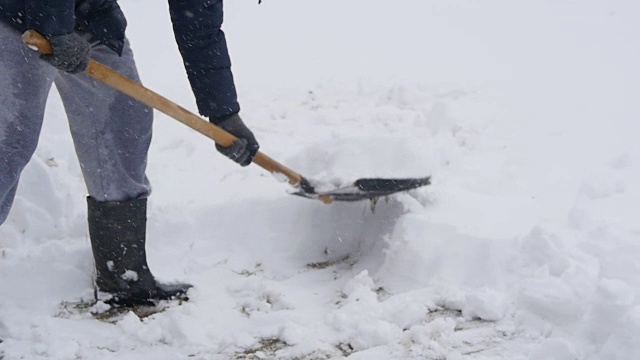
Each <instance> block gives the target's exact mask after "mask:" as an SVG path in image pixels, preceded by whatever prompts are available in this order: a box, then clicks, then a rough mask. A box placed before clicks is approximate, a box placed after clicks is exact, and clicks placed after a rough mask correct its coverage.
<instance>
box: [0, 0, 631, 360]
mask: <svg viewBox="0 0 640 360" xmlns="http://www.w3.org/2000/svg"><path fill="white" fill-rule="evenodd" d="M121 6H122V7H123V8H124V10H125V13H126V14H127V15H128V19H129V29H128V35H129V38H130V39H131V42H132V47H133V49H134V52H135V53H136V56H137V61H138V65H139V69H140V73H141V76H142V79H143V82H144V83H145V84H146V85H147V86H148V87H149V88H151V89H154V90H155V91H157V92H159V93H161V94H163V95H165V96H167V97H168V98H170V99H172V100H174V101H175V102H178V103H179V104H181V105H183V106H185V107H187V108H189V109H191V110H193V111H194V112H195V111H196V108H195V103H194V100H193V98H192V95H191V91H190V88H189V84H188V81H187V79H186V76H185V74H184V69H183V67H182V63H181V59H180V56H179V53H178V50H177V47H176V46H175V43H174V41H173V34H172V31H171V25H170V20H169V17H168V9H167V5H166V3H162V2H158V1H155V0H129V1H122V2H121ZM225 6H226V23H225V27H224V28H225V31H226V33H227V38H228V41H229V46H230V52H231V55H232V60H233V64H234V67H233V70H234V74H235V77H236V81H237V86H238V91H239V95H240V102H241V105H242V107H243V110H242V113H241V115H242V116H243V118H244V119H245V121H246V122H247V123H248V124H249V125H250V127H251V128H252V129H253V130H254V132H255V133H256V135H257V137H258V140H259V141H260V143H261V146H262V150H263V151H264V152H265V153H266V154H268V155H270V156H272V157H273V158H275V159H277V160H279V161H281V162H282V163H284V164H286V165H287V166H290V167H291V168H293V169H295V170H297V171H299V172H300V173H302V174H304V175H305V176H307V177H309V178H312V179H318V180H321V181H324V182H326V183H328V184H334V185H339V184H345V183H349V181H353V180H355V179H357V178H361V177H378V176H383V177H402V178H404V177H421V176H426V175H431V176H432V180H433V184H432V185H430V186H428V187H425V188H422V189H419V190H414V191H412V192H409V193H403V194H399V195H397V196H393V197H390V198H389V199H382V200H380V201H379V202H377V203H376V204H371V203H369V202H359V203H334V204H331V205H325V204H322V203H320V202H318V201H313V200H309V199H303V198H298V197H295V196H291V195H289V194H288V192H290V191H291V189H290V187H289V186H288V185H287V184H286V183H282V182H281V181H279V180H278V179H276V178H274V177H273V176H271V175H269V174H268V173H266V172H265V171H263V170H261V169H260V168H258V167H256V166H251V167H249V168H241V167H239V166H237V165H235V164H234V163H232V162H230V161H228V160H227V159H225V158H223V157H222V156H220V155H219V154H218V153H217V152H216V151H215V148H214V146H213V143H212V142H211V141H210V140H208V139H206V138H204V137H203V136H201V135H199V134H197V133H195V132H193V131H192V130H190V129H188V128H186V127H184V126H183V125H181V124H179V123H177V122H176V121H174V120H172V119H169V118H167V117H166V116H164V115H161V114H158V115H157V117H156V123H155V128H154V129H155V134H154V136H155V137H154V141H153V144H152V148H151V153H150V161H149V168H148V175H149V177H150V179H151V181H152V184H153V185H154V193H153V195H152V197H151V199H150V203H149V206H150V212H149V236H148V237H149V241H148V245H147V246H148V256H149V263H150V267H151V269H152V271H153V272H154V273H155V274H156V276H157V277H159V278H160V279H162V280H165V281H172V280H176V281H177V280H181V281H187V282H190V283H192V284H194V286H195V287H194V289H193V290H191V291H190V298H191V299H190V301H189V302H187V303H184V304H182V305H180V306H171V307H168V308H167V309H166V310H165V311H163V312H161V313H158V314H155V315H151V316H149V317H146V318H143V319H142V320H141V319H140V318H138V316H136V315H135V314H133V313H125V314H122V315H121V316H120V317H118V318H116V319H114V320H113V321H111V322H108V321H100V320H97V319H95V318H94V317H93V316H91V314H90V313H89V312H88V311H84V312H83V311H77V309H74V307H73V304H74V303H75V302H78V301H80V300H83V299H84V300H88V299H92V297H93V288H92V280H91V276H92V269H93V263H92V261H93V260H92V257H91V251H90V247H89V242H88V235H87V233H88V232H87V226H86V218H85V202H84V201H85V200H84V196H85V188H84V184H83V181H82V177H81V173H80V168H79V165H78V163H77V160H76V158H75V153H74V150H73V145H72V142H71V138H70V136H69V134H68V126H67V124H66V119H65V116H64V111H63V108H62V104H61V102H60V100H59V99H58V97H57V94H55V92H53V93H52V97H51V99H50V101H49V104H48V108H47V115H46V121H45V126H44V129H43V132H42V136H41V141H40V145H39V147H38V150H37V152H36V155H35V156H34V158H33V160H32V161H31V163H30V164H29V166H28V167H27V168H26V169H25V171H24V173H23V176H22V180H21V184H20V188H19V193H18V196H17V198H16V201H15V204H14V207H13V209H12V212H11V215H10V218H9V219H8V220H7V222H6V223H5V224H4V225H3V226H2V227H0V248H1V249H2V253H1V258H0V279H1V280H0V284H2V286H1V287H0V338H2V339H3V340H4V342H3V343H2V344H0V351H3V352H4V359H6V360H13V359H91V360H100V359H113V358H118V359H120V360H125V359H131V360H133V359H136V360H144V359H149V360H151V359H153V360H158V359H167V360H169V359H171V360H174V359H194V360H197V359H202V360H205V359H207V360H208V359H283V360H287V359H288V360H293V359H299V360H315V359H349V360H357V359H366V360H378V359H379V360H387V359H446V360H462V359H474V360H480V359H482V360H488V359H509V360H519V359H536V360H537V359H540V360H577V359H580V360H583V359H584V360H616V359H619V360H632V359H639V358H640V341H639V340H640V296H639V291H640V260H639V259H640V221H638V219H639V218H640V217H639V215H640V205H639V204H640V186H638V184H640V145H639V144H640V142H638V141H637V139H636V138H637V136H638V134H640V125H638V120H639V115H640V108H639V107H638V102H637V100H638V95H640V69H639V68H638V66H637V64H640V42H638V39H637V35H638V33H640V23H638V19H639V18H640V3H638V2H637V1H635V0H582V1H573V0H560V1H558V0H537V1H533V0H529V1H518V2H515V1H507V0H487V1H481V2H478V1H472V0H450V1H425V0H406V1H398V2H393V3H391V2H389V1H382V0H367V1H365V0H353V1H348V2H345V1H339V0H324V1H322V2H317V1H316V2H313V1H301V0H280V1H275V0H271V1H269V0H266V1H264V2H263V3H262V5H259V6H258V5H257V2H256V1H233V2H232V1H227V2H226V4H225ZM129 275H130V276H134V275H135V274H129ZM98 307H99V306H98ZM94 310H96V309H94ZM98 310H100V309H98Z"/></svg>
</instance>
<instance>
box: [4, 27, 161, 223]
mask: <svg viewBox="0 0 640 360" xmlns="http://www.w3.org/2000/svg"><path fill="white" fill-rule="evenodd" d="M92 57H93V58H94V59H95V60H97V61H99V62H101V63H103V64H105V65H107V66H109V67H111V68H113V69H115V70H117V71H119V72H121V73H123V74H124V75H126V76H128V77H130V78H132V79H134V80H136V81H138V79H139V78H138V73H137V70H136V66H135V62H134V60H133V54H132V52H131V49H130V47H129V44H128V42H127V44H126V46H125V48H124V53H123V55H122V57H119V56H118V55H117V54H116V53H114V52H113V51H111V50H110V49H108V48H107V47H105V46H103V45H94V46H93V48H92ZM52 83H55V84H56V88H57V89H58V92H59V93H60V97H61V98H62V102H63V104H64V108H65V111H66V114H67V118H68V120H69V126H70V128H71V135H72V137H73V142H74V145H75V149H76V153H77V156H78V159H79V161H80V166H81V169H82V174H83V176H84V180H85V184H86V185H87V189H88V192H89V195H90V196H91V197H93V198H95V199H97V200H98V201H122V200H132V199H139V198H144V197H147V196H148V195H149V193H150V191H151V187H150V185H149V181H148V180H147V177H146V175H145V168H146V164H147V151H148V149H149V144H150V142H151V128H152V121H153V118H152V117H153V112H152V111H151V109H150V108H148V107H147V106H145V105H143V104H141V103H139V102H137V101H135V100H133V99H131V98H130V97H128V96H126V95H124V94H122V93H120V92H118V91H116V90H114V89H111V88H110V87H108V86H106V85H104V84H102V83H99V82H98V81H96V80H94V79H92V78H91V77H89V76H88V75H86V74H77V75H71V74H68V73H64V72H59V71H58V70H57V69H55V68H54V67H52V66H50V65H48V64H47V63H45V62H44V61H42V60H40V59H39V57H38V54H37V52H35V51H32V50H30V49H29V48H27V47H26V46H25V45H24V44H22V42H21V39H20V34H19V33H18V32H16V31H15V30H14V29H13V28H10V27H9V26H8V25H6V24H4V23H2V22H0V224H2V223H3V222H4V221H5V219H6V218H7V215H8V214H9V209H10V208H11V204H12V203H13V199H14V197H15V194H16V188H17V186H18V180H19V178H20V173H21V172H22V170H23V169H24V167H25V166H26V165H27V163H28V162H29V159H30V158H31V156H32V155H33V153H34V151H35V149H36V146H37V143H38V137H39V135H40V130H41V128H42V121H43V117H44V110H45V104H46V101H47V97H48V94H49V90H50V89H51V84H52Z"/></svg>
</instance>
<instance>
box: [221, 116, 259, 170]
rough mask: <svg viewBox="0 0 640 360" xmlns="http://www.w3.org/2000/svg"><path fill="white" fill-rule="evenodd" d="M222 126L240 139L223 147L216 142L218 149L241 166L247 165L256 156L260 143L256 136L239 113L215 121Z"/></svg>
mask: <svg viewBox="0 0 640 360" xmlns="http://www.w3.org/2000/svg"><path fill="white" fill-rule="evenodd" d="M215 124H216V125H218V126H219V127H220V128H222V129H223V130H225V131H226V132H228V133H229V134H231V135H234V136H235V137H237V138H238V140H236V141H234V142H233V144H231V146H229V147H223V146H220V145H218V144H216V149H218V151H219V152H220V153H222V154H223V155H224V156H226V157H228V158H229V159H231V160H233V161H235V162H237V163H238V164H240V165H241V166H247V165H249V164H251V161H253V157H254V156H256V153H257V152H258V149H259V148H260V145H258V141H257V140H256V137H255V136H253V133H252V132H251V130H249V128H247V126H246V125H245V124H244V123H243V122H242V119H240V116H239V115H238V114H234V115H231V116H230V117H228V118H226V119H224V120H222V121H220V122H217V123H215Z"/></svg>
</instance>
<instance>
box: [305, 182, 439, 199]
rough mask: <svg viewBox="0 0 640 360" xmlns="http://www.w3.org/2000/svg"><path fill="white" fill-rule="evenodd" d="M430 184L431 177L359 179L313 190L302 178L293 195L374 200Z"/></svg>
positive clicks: (312, 197) (310, 197)
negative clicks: (328, 188) (327, 189)
mask: <svg viewBox="0 0 640 360" xmlns="http://www.w3.org/2000/svg"><path fill="white" fill-rule="evenodd" d="M429 184H431V177H430V176H427V177H424V178H414V179H376V178H373V179H359V180H356V181H355V182H354V183H353V184H352V185H350V186H345V187H340V188H337V189H335V190H329V191H319V192H318V191H315V189H314V188H313V186H311V184H310V182H309V181H307V180H306V179H303V182H302V184H301V185H302V186H300V187H299V189H300V190H299V191H297V192H294V193H293V195H298V196H302V197H306V198H309V199H319V200H321V201H323V202H325V203H330V202H333V201H358V200H375V199H377V198H379V197H383V196H389V195H391V194H395V193H397V192H401V191H408V190H413V189H417V188H419V187H422V186H426V185H429Z"/></svg>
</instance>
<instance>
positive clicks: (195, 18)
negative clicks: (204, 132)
mask: <svg viewBox="0 0 640 360" xmlns="http://www.w3.org/2000/svg"><path fill="white" fill-rule="evenodd" d="M169 9H170V13H171V21H172V22H173V29H174V34H175V38H176V42H177V43H178V48H179V49H180V54H181V55H182V58H183V60H184V66H185V69H186V71H187V76H188V77H189V82H190V83H191V88H192V90H193V93H194V95H195V98H196V103H197V104H198V110H199V111H200V114H202V115H203V116H206V117H208V118H209V120H211V122H213V123H218V122H219V121H221V120H224V119H226V118H227V117H229V116H231V115H233V114H236V113H238V112H239V111H240V105H239V104H238V99H237V94H236V87H235V84H234V81H233V75H232V73H231V61H230V59H229V52H228V50H227V42H226V39H225V35H224V32H223V31H222V30H221V29H220V27H221V26H222V20H223V9H222V1H221V0H169Z"/></svg>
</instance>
